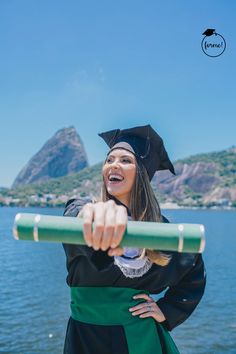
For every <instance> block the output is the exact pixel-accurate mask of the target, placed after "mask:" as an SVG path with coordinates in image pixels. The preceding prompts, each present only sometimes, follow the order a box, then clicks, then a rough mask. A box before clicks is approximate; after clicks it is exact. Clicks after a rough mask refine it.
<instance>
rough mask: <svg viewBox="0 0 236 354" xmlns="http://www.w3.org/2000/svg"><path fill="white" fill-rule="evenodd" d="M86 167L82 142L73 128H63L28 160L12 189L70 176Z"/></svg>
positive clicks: (86, 162) (86, 161)
mask: <svg viewBox="0 0 236 354" xmlns="http://www.w3.org/2000/svg"><path fill="white" fill-rule="evenodd" d="M87 166H88V160H87V156H86V152H85V149H84V146H83V142H82V140H81V138H80V137H79V135H78V134H77V132H76V130H75V128H74V127H69V128H63V129H61V130H59V131H57V132H56V134H55V135H54V136H53V137H52V138H51V139H49V140H48V141H47V142H46V143H45V144H44V145H43V147H42V148H41V149H40V150H39V151H38V152H37V153H36V154H35V155H34V156H33V157H32V158H31V159H30V161H29V162H28V163H27V165H26V166H25V167H24V168H23V169H22V170H21V171H20V173H19V174H18V176H17V177H16V179H15V181H14V183H13V185H12V187H13V188H15V187H17V186H20V185H26V184H29V183H35V182H37V183H38V182H44V181H47V180H49V179H51V178H58V177H62V176H66V175H70V174H72V173H75V172H78V171H80V170H82V169H83V168H85V167H87Z"/></svg>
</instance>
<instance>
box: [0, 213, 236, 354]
mask: <svg viewBox="0 0 236 354" xmlns="http://www.w3.org/2000/svg"><path fill="white" fill-rule="evenodd" d="M17 212H32V213H41V214H52V215H61V214H62V209H49V208H48V209H47V208H31V209H29V208H28V209H26V208H20V209H19V208H7V207H2V208H0V251H1V254H0V271H1V272H0V353H5V354H15V353H18V354H41V353H44V354H60V353H62V350H63V342H64V335H65V331H66V325H67V320H68V317H69V289H68V287H67V285H66V282H65V278H66V267H65V256H64V253H63V249H62V246H61V245H60V244H50V243H33V242H29V241H16V240H14V239H13V237H12V224H13V220H14V216H15V214H16V213H17ZM163 214H164V215H165V216H166V217H167V218H169V219H170V221H171V222H176V223H178V222H186V223H202V224H204V225H205V227H206V239H207V244H206V250H205V252H204V255H203V256H204V260H205V264H206V269H207V279H208V281H207V288H206V292H205V295H204V297H203V299H202V301H201V303H200V305H199V306H198V308H197V309H196V310H195V312H194V313H193V314H192V316H191V317H190V318H189V319H188V320H187V321H186V322H185V323H184V324H182V325H180V326H179V327H178V328H176V329H175V330H174V331H172V336H173V338H174V340H175V342H176V344H177V345H178V347H179V350H180V353H181V354H223V353H227V354H236V284H235V280H236V274H235V270H236V212H235V211H229V210H225V211H219V210H210V211H209V210H165V211H163Z"/></svg>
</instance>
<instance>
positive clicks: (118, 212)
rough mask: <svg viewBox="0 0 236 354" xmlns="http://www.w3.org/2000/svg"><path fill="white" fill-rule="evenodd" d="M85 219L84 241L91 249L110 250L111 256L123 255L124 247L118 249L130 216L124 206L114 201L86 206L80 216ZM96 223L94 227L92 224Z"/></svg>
mask: <svg viewBox="0 0 236 354" xmlns="http://www.w3.org/2000/svg"><path fill="white" fill-rule="evenodd" d="M79 216H80V217H81V216H82V218H83V219H84V224H83V229H84V239H85V242H86V244H87V245H88V246H89V247H93V248H94V249H95V250H96V251H97V250H99V249H101V250H103V251H106V250H108V249H109V251H108V254H109V256H115V255H122V254H123V249H122V247H118V246H119V244H120V242H121V240H122V237H123V235H124V232H125V229H126V225H127V221H128V216H127V210H126V208H125V207H124V206H122V205H117V204H116V203H115V202H114V201H113V200H109V201H107V202H98V203H95V204H92V203H88V204H86V205H85V206H84V207H83V209H82V211H81V213H80V215H79ZM93 223H94V227H92V224H93Z"/></svg>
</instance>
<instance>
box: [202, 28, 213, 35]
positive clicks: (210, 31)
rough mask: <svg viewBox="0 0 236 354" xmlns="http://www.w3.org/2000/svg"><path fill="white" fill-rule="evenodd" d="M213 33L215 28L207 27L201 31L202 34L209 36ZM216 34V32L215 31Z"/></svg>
mask: <svg viewBox="0 0 236 354" xmlns="http://www.w3.org/2000/svg"><path fill="white" fill-rule="evenodd" d="M214 33H215V29H213V28H208V29H207V30H206V31H205V32H203V36H207V37H210V36H212V35H213V34H214ZM215 34H216V33H215Z"/></svg>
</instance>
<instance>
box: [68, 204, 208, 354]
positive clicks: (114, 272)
mask: <svg viewBox="0 0 236 354" xmlns="http://www.w3.org/2000/svg"><path fill="white" fill-rule="evenodd" d="M88 201H89V200H88V199H86V198H85V199H72V200H70V201H69V202H68V203H67V204H66V208H65V212H64V215H65V216H74V217H76V216H77V215H78V213H79V211H80V210H81V208H82V207H83V206H84V205H85V204H86V203H87V202H88ZM164 220H165V222H168V220H166V219H165V218H164ZM63 247H64V250H65V254H66V265H67V270H68V276H67V284H68V285H69V286H70V287H119V288H132V289H137V290H146V291H148V292H149V293H150V294H159V293H161V292H162V291H164V290H166V292H165V295H164V296H163V297H162V298H161V299H159V300H158V301H157V305H158V306H159V307H160V309H161V311H162V312H163V314H164V316H165V318H166V320H165V322H162V325H163V326H164V328H165V329H167V330H168V331H171V330H172V329H173V328H175V327H176V326H178V325H179V324H181V323H182V322H184V321H185V320H186V319H187V318H188V317H189V316H190V314H191V313H192V312H193V310H194V309H195V308H196V306H197V305H198V303H199V301H200V300H201V297H202V295H203V293H204V289H205V284H206V277H205V271H204V264H203V260H202V256H201V254H193V253H178V252H167V253H168V254H169V255H171V260H170V262H169V264H168V265H167V266H164V267H162V266H159V265H156V264H153V265H152V267H151V268H150V269H149V271H148V272H147V273H146V274H144V275H143V276H141V277H137V278H127V277H125V276H124V275H123V273H122V272H121V270H120V269H119V267H118V266H117V265H115V264H114V260H113V257H110V256H108V255H107V252H106V251H105V252H104V251H100V250H99V251H95V250H93V249H92V248H90V247H87V246H84V245H71V244H63ZM157 331H159V329H158V326H157ZM162 349H163V354H165V353H166V351H165V343H164V342H163V343H162ZM95 353H96V354H128V353H129V352H128V346H127V340H126V337H125V333H124V328H123V326H119V325H110V326H105V325H95V324H88V323H83V322H80V321H77V320H74V319H73V318H70V319H69V322H68V326H67V332H66V338H65V345H64V354H95Z"/></svg>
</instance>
